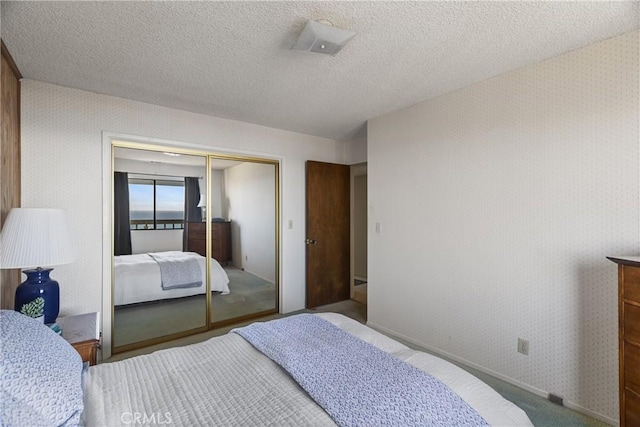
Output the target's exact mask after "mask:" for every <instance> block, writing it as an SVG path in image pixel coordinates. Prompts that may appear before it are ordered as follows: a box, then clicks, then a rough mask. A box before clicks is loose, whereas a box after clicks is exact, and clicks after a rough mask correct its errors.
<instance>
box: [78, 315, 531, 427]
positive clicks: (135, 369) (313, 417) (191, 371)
mask: <svg viewBox="0 0 640 427" xmlns="http://www.w3.org/2000/svg"><path fill="white" fill-rule="evenodd" d="M319 316H321V317H323V318H324V319H326V320H328V321H330V322H332V323H334V324H336V325H337V326H339V327H340V328H342V329H344V330H346V331H347V332H349V333H351V334H353V335H355V336H357V337H359V338H361V339H363V340H365V341H367V342H369V343H370V344H373V345H375V346H377V347H379V348H381V349H382V350H385V351H387V352H390V353H393V354H394V355H396V356H398V357H400V358H401V359H403V360H406V361H407V362H408V363H411V364H412V365H414V366H416V367H418V368H420V369H423V370H425V371H427V372H429V373H430V374H431V375H433V376H435V377H436V378H438V379H440V380H441V381H443V382H444V383H445V384H447V385H448V386H449V387H450V388H451V389H452V390H454V391H455V392H456V393H458V394H459V395H460V396H461V397H462V398H463V399H464V400H466V401H467V402H468V403H469V405H471V406H472V407H473V408H474V409H475V410H476V411H478V413H479V414H480V415H481V416H482V417H483V418H484V419H485V420H486V421H487V422H489V424H491V425H495V426H531V425H532V424H531V422H530V421H529V419H528V418H527V416H526V414H525V413H524V411H522V410H521V409H520V408H518V407H517V406H515V405H514V404H513V403H511V402H509V401H507V400H505V399H504V398H502V396H500V395H499V394H498V393H497V392H495V391H494V390H493V389H491V388H490V387H489V386H487V385H486V384H484V383H483V382H481V381H480V380H478V379H477V378H475V377H474V376H472V375H471V374H469V373H467V372H466V371H464V370H462V369H460V368H458V367H457V366H455V365H453V364H451V363H449V362H446V361H444V360H442V359H438V358H437V357H434V356H431V355H428V354H426V353H421V352H418V351H414V350H411V349H409V348H408V347H406V346H404V345H402V344H400V343H398V342H396V341H394V340H392V339H390V338H388V337H386V336H384V335H382V334H380V333H378V332H376V331H374V330H372V329H370V328H368V327H366V326H364V325H362V324H360V323H358V322H356V321H354V320H352V319H349V318H347V317H344V316H342V315H339V314H332V313H327V314H319ZM83 384H84V392H85V395H84V396H85V412H84V420H85V424H86V425H89V426H94V425H95V426H117V425H128V424H129V425H130V424H131V417H133V416H136V415H135V414H140V415H138V416H139V417H144V416H146V419H147V421H148V420H150V419H151V418H155V420H156V422H155V423H152V422H148V423H147V424H170V425H178V426H197V425H202V426H205V425H206V426H231V425H234V426H235V425H238V426H240V425H241V426H252V425H253V426H258V425H259V426H264V425H273V426H284V425H290V426H302V425H314V426H315V425H318V426H321V425H334V423H333V421H332V420H331V418H330V417H329V416H328V415H327V414H326V413H325V412H324V411H323V410H322V408H320V407H319V406H318V405H317V404H316V403H315V402H313V400H311V399H310V398H309V397H308V395H307V394H306V393H305V392H304V391H303V390H302V389H301V388H300V387H299V386H298V385H297V383H296V382H295V381H294V380H293V379H291V377H289V375H287V374H286V373H285V372H284V370H282V369H281V368H280V367H279V366H278V365H276V364H275V363H274V362H272V361H271V360H270V359H268V358H267V357H266V356H264V355H263V354H262V353H260V352H259V351H257V350H255V349H254V348H253V347H252V346H251V344H249V343H248V342H246V341H245V340H244V339H243V338H242V337H240V336H239V335H237V334H228V335H224V336H221V337H216V338H212V339H210V340H208V341H205V342H202V343H199V344H194V345H190V346H185V347H179V348H174V349H168V350H161V351H158V352H155V353H153V354H150V355H145V356H139V357H134V358H131V359H126V360H123V361H120V362H114V363H104V364H100V365H97V366H92V367H91V368H90V369H89V371H88V372H87V374H86V375H85V377H84V381H83ZM140 419H142V418H140ZM167 421H170V423H168V422H167Z"/></svg>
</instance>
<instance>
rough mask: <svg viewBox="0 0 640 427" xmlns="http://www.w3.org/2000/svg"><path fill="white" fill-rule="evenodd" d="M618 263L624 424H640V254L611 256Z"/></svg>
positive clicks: (621, 398)
mask: <svg viewBox="0 0 640 427" xmlns="http://www.w3.org/2000/svg"><path fill="white" fill-rule="evenodd" d="M608 258H609V259H610V260H611V261H613V262H615V263H616V264H618V316H619V322H618V325H619V326H618V327H619V333H618V337H619V340H620V427H635V426H640V257H608Z"/></svg>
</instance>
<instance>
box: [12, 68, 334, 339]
mask: <svg viewBox="0 0 640 427" xmlns="http://www.w3.org/2000/svg"><path fill="white" fill-rule="evenodd" d="M103 131H106V132H113V133H121V134H127V135H137V136H141V137H150V138H151V137H152V138H159V139H165V140H172V141H180V142H187V143H192V144H199V145H202V146H205V147H211V148H212V149H215V148H222V149H225V148H226V149H232V150H241V151H247V152H249V153H251V154H260V153H264V154H265V155H267V156H271V157H273V156H276V157H279V158H281V159H282V169H281V179H282V212H281V213H282V217H281V218H282V221H288V220H292V221H293V229H289V228H288V227H281V230H282V242H281V247H282V259H283V262H282V267H281V278H282V283H281V293H282V295H281V310H283V311H285V312H286V311H292V310H297V309H300V308H303V307H304V301H305V300H304V296H305V290H304V283H305V281H304V274H305V270H304V256H305V246H304V238H305V235H304V182H305V179H304V170H305V161H306V160H318V161H326V162H338V163H341V162H343V160H344V156H345V153H346V149H345V147H344V145H345V144H346V142H341V141H335V140H329V139H325V138H318V137H313V136H309V135H303V134H299V133H294V132H288V131H283V130H278V129H273V128H268V127H264V126H257V125H251V124H248V123H242V122H237V121H233V120H226V119H220V118H216V117H210V116H205V115H201V114H194V113H189V112H185V111H180V110H174V109H170V108H165V107H159V106H155V105H151V104H145V103H141V102H134V101H129V100H125V99H121V98H115V97H110V96H105V95H99V94H95V93H91V92H86V91H81V90H77V89H69V88H65V87H61V86H56V85H52V84H48V83H42V82H37V81H33V80H25V81H23V83H22V132H23V133H22V150H23V151H22V161H23V168H22V179H23V181H22V205H23V206H25V207H52V208H64V209H67V210H68V212H69V221H70V226H71V229H72V232H73V238H74V240H75V242H76V244H77V249H78V253H79V254H80V255H79V259H78V261H76V262H75V263H73V264H69V265H62V266H59V267H56V268H55V270H54V271H53V272H52V277H55V278H56V279H57V280H58V281H59V282H60V292H61V297H60V301H61V302H60V305H61V307H60V309H61V315H69V314H77V313H84V312H90V311H103V304H102V298H103V286H104V287H107V286H110V284H108V283H105V284H103V283H102V278H103V271H102V270H103V262H102V254H103V229H102V224H103V215H106V214H108V213H105V212H104V210H105V209H104V207H103V204H102V200H103V198H102V188H103V185H102V176H103V175H102V165H103V160H104V159H103V158H102V132H103ZM109 234H110V232H108V231H107V232H106V235H109ZM107 314H108V313H104V312H103V315H104V317H103V320H104V324H103V332H104V338H105V341H106V342H105V344H106V345H105V346H103V349H105V348H108V346H109V345H110V343H109V342H108V339H109V336H108V329H110V323H111V322H110V318H109V317H107Z"/></svg>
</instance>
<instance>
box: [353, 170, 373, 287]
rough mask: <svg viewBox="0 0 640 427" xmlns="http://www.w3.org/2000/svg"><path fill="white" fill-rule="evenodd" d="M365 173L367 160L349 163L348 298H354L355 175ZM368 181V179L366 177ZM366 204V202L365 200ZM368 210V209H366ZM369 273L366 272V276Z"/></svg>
mask: <svg viewBox="0 0 640 427" xmlns="http://www.w3.org/2000/svg"><path fill="white" fill-rule="evenodd" d="M361 175H367V162H362V163H356V164H353V165H351V177H350V184H349V185H350V187H351V188H350V192H351V196H350V198H351V206H350V208H351V218H350V223H349V229H350V230H349V232H350V241H351V243H350V245H351V246H350V249H349V262H350V273H349V276H350V285H349V286H350V287H349V298H351V299H354V297H355V292H354V288H355V280H356V273H355V240H356V239H355V178H356V176H361ZM367 183H368V179H367ZM367 206H368V202H367ZM367 210H368V209H367ZM368 228H369V225H368V215H367V230H368ZM368 246H369V245H367V257H368ZM368 275H369V274H367V276H368Z"/></svg>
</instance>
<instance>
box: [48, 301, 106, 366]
mask: <svg viewBox="0 0 640 427" xmlns="http://www.w3.org/2000/svg"><path fill="white" fill-rule="evenodd" d="M99 315H100V313H87V314H79V315H77V316H67V317H59V318H58V319H56V323H57V324H58V325H59V326H60V327H61V328H62V338H64V339H65V340H67V341H68V342H69V344H71V345H72V346H73V348H75V349H76V351H77V352H78V353H80V357H82V361H83V362H89V364H90V365H95V364H96V363H98V348H99V347H100V323H99V319H98V318H99Z"/></svg>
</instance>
